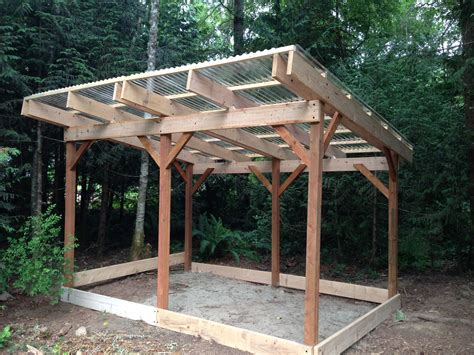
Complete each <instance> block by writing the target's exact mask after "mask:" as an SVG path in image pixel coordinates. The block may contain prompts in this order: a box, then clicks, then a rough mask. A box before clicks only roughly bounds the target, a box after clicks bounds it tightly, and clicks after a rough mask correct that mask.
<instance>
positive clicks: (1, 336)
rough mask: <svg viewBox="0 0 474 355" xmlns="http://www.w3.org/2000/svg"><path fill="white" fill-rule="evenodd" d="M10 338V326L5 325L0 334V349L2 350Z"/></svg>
mask: <svg viewBox="0 0 474 355" xmlns="http://www.w3.org/2000/svg"><path fill="white" fill-rule="evenodd" d="M11 336H12V332H11V330H10V326H8V325H7V326H6V327H5V328H3V330H2V331H1V332H0V349H1V348H3V347H4V346H5V345H6V344H7V342H8V340H10V338H11Z"/></svg>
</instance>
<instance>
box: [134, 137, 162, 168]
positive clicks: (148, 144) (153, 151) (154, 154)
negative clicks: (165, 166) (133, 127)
mask: <svg viewBox="0 0 474 355" xmlns="http://www.w3.org/2000/svg"><path fill="white" fill-rule="evenodd" d="M138 139H139V140H140V143H141V144H142V145H143V147H144V148H145V149H146V151H147V152H148V154H150V156H151V157H152V158H153V160H154V161H155V163H156V165H158V167H159V166H160V159H161V158H160V154H158V152H157V151H156V149H155V148H154V147H153V145H152V144H151V141H150V138H148V137H146V136H138Z"/></svg>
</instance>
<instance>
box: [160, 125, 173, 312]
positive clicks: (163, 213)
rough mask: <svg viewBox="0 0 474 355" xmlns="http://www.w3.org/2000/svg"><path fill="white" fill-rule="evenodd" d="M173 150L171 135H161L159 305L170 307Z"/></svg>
mask: <svg viewBox="0 0 474 355" xmlns="http://www.w3.org/2000/svg"><path fill="white" fill-rule="evenodd" d="M170 151H171V135H170V134H162V135H161V136H160V153H161V154H160V166H161V168H160V194H159V199H160V201H159V214H158V283H157V292H156V295H157V307H158V308H163V309H168V293H169V273H170V269H169V256H170V223H171V169H170V168H167V167H166V166H167V160H168V157H169V154H170Z"/></svg>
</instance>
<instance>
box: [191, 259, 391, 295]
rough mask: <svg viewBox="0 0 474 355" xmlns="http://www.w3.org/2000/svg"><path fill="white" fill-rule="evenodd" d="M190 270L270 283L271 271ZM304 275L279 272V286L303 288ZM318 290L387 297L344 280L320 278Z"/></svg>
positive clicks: (380, 290) (202, 267)
mask: <svg viewBox="0 0 474 355" xmlns="http://www.w3.org/2000/svg"><path fill="white" fill-rule="evenodd" d="M191 271H192V272H209V273H212V274H214V275H219V276H223V277H228V278H232V279H236V280H242V281H249V282H254V283H258V284H264V285H271V272H270V271H261V270H252V269H243V268H238V267H232V266H224V265H213V264H204V263H194V262H193V263H192V265H191ZM305 279H306V278H305V277H304V276H296V275H290V274H280V282H279V285H280V286H281V287H286V288H292V289H296V290H304V289H305V287H306V286H305ZM319 286H320V289H319V292H320V293H322V294H325V295H331V296H338V297H344V298H350V299H355V300H360V301H367V302H372V303H382V302H385V301H386V300H387V299H388V290H386V289H383V288H377V287H372V286H363V285H356V284H350V283H346V282H339V281H330V280H320V285H319Z"/></svg>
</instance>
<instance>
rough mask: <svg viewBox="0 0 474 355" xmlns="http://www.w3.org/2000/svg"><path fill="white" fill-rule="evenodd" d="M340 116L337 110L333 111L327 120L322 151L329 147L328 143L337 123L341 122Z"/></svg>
mask: <svg viewBox="0 0 474 355" xmlns="http://www.w3.org/2000/svg"><path fill="white" fill-rule="evenodd" d="M341 119H342V116H341V115H340V114H339V112H337V111H336V112H334V115H333V116H332V119H331V121H330V122H329V126H328V128H327V129H326V133H325V134H324V152H326V151H327V150H328V148H329V143H331V139H332V136H333V135H334V133H335V132H336V130H337V127H338V126H339V123H341Z"/></svg>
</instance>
